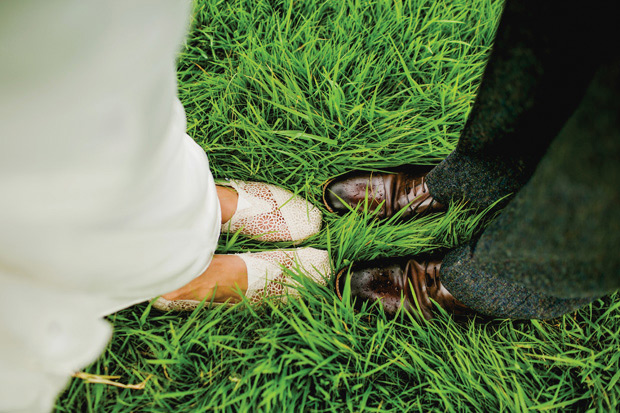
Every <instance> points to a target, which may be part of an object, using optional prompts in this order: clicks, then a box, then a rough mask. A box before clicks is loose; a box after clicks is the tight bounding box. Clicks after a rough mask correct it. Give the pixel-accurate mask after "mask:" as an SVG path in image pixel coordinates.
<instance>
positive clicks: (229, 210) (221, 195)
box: [215, 185, 239, 224]
mask: <svg viewBox="0 0 620 413" xmlns="http://www.w3.org/2000/svg"><path fill="white" fill-rule="evenodd" d="M215 189H216V190H217V197H218V199H219V201H220V210H221V211H222V224H225V223H226V222H228V221H230V219H231V218H232V216H233V215H234V214H235V211H237V201H238V200H239V195H238V194H237V191H235V190H234V189H233V188H229V187H226V186H219V185H216V186H215Z"/></svg>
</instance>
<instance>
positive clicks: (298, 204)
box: [218, 180, 322, 244]
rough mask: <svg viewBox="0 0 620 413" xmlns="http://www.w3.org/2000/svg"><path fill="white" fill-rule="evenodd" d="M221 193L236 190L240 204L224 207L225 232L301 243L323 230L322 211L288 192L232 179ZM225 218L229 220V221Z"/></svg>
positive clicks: (221, 186)
mask: <svg viewBox="0 0 620 413" xmlns="http://www.w3.org/2000/svg"><path fill="white" fill-rule="evenodd" d="M219 185H220V187H218V188H220V189H218V196H219V195H220V192H222V193H223V194H224V193H225V192H224V190H226V191H234V192H235V193H236V197H237V200H236V205H235V208H234V209H233V210H232V212H233V214H232V215H230V213H228V212H229V211H230V208H227V205H229V204H231V203H226V205H222V198H220V204H221V205H222V232H236V231H238V230H240V231H241V234H243V235H245V236H248V237H253V238H254V239H257V240H259V241H273V242H277V241H292V242H293V243H296V244H297V243H300V242H301V241H303V240H304V239H306V238H308V237H310V236H312V235H314V234H316V233H317V232H319V230H320V229H321V218H322V217H321V211H319V209H318V208H316V207H315V206H314V205H312V204H311V203H309V202H308V201H306V200H305V199H303V198H302V197H300V196H297V195H294V194H293V193H292V192H289V191H287V190H286V189H283V188H280V187H278V186H275V185H270V184H264V183H261V182H245V181H235V180H230V181H228V182H225V183H219ZM225 218H228V219H226V220H225Z"/></svg>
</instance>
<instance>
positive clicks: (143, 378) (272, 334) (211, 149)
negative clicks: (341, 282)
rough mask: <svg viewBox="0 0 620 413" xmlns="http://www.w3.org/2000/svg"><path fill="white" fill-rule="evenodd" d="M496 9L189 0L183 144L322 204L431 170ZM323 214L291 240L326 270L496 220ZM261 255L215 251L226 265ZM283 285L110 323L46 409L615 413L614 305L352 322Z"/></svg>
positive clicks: (468, 102) (465, 100)
mask: <svg viewBox="0 0 620 413" xmlns="http://www.w3.org/2000/svg"><path fill="white" fill-rule="evenodd" d="M501 5H502V2H501V1H497V0H492V1H487V0H469V1H459V0H456V1H450V0H442V1H432V0H429V1H426V0H391V1H387V0H385V1H383V0H372V1H367V0H347V1H345V0H333V1H330V0H327V1H317V0H297V1H292V0H219V1H218V0H199V1H198V2H197V3H196V5H195V8H194V16H193V23H192V28H191V30H190V34H189V36H188V38H187V42H186V45H185V47H184V49H183V51H182V52H181V54H180V58H179V63H178V68H179V71H178V78H179V95H180V98H181V101H182V102H183V104H184V106H185V109H186V111H187V118H188V133H189V134H190V136H192V137H194V138H195V139H196V141H197V142H198V143H199V144H200V145H201V146H202V147H203V148H204V149H205V151H206V152H207V154H208V156H209V159H210V162H211V168H212V171H213V174H214V175H215V176H216V177H218V178H236V179H245V180H256V181H263V182H268V183H273V184H277V185H281V186H283V187H285V188H288V189H290V190H292V191H294V192H296V193H299V194H301V195H303V196H304V197H306V198H308V199H309V200H310V201H311V202H312V203H314V204H315V205H318V206H319V207H320V208H323V207H322V203H321V187H322V185H323V183H324V182H325V181H326V180H328V179H329V178H330V177H332V176H334V175H338V174H341V173H344V172H346V171H349V170H352V169H381V168H388V167H392V166H397V165H401V164H404V163H418V164H436V163H438V162H439V161H441V160H442V159H443V158H444V157H445V156H447V155H448V154H449V153H450V152H451V151H452V149H454V147H455V145H456V142H457V140H458V137H459V134H460V131H461V130H462V128H463V126H464V122H465V120H466V118H467V114H468V112H469V110H470V108H471V106H472V104H473V101H474V98H475V94H476V89H477V86H478V85H479V82H480V79H481V75H482V72H483V69H484V65H485V61H486V58H487V56H488V53H489V51H490V47H491V44H492V40H493V35H494V31H495V27H496V25H497V21H498V17H499V14H500V11H501ZM323 212H324V226H323V228H322V230H321V233H320V234H319V235H317V236H315V237H313V238H311V239H309V240H308V241H306V242H305V243H304V244H303V245H305V246H312V247H315V248H322V249H327V250H328V251H329V252H330V254H331V257H332V263H333V267H334V269H339V268H341V267H343V266H344V265H346V264H348V263H350V262H351V261H355V260H365V259H372V258H375V257H383V256H394V255H410V254H416V253H419V252H425V251H431V250H433V249H436V248H444V247H453V246H455V245H458V244H459V243H462V242H465V241H467V240H468V239H469V238H470V237H472V235H473V234H474V233H476V232H477V231H480V230H481V228H483V226H484V225H485V222H488V219H491V218H492V217H490V216H488V214H484V213H472V211H468V210H467V206H466V205H460V204H455V205H451V206H450V209H449V211H448V212H447V213H445V214H441V215H436V216H431V217H425V218H420V219H417V220H413V221H410V222H407V223H404V224H403V223H397V222H387V223H385V222H383V223H382V222H379V221H377V220H375V219H373V217H372V213H369V212H368V211H359V213H350V214H348V215H346V216H344V217H337V216H335V215H333V214H330V213H328V212H327V211H326V210H325V209H324V208H323ZM277 246H278V247H290V246H291V245H290V244H278V245H277ZM271 248H275V247H274V246H273V245H270V244H266V243H260V242H257V241H253V240H247V239H242V238H238V237H235V236H223V237H222V238H221V240H220V247H219V252H220V253H235V252H242V251H243V252H245V251H250V250H251V251H259V250H265V249H271ZM291 276H292V277H294V278H296V279H298V280H299V281H300V282H301V283H302V285H303V286H302V288H301V289H300V293H301V299H291V300H289V303H288V304H287V305H281V304H278V303H277V302H275V301H274V302H266V303H264V304H263V305H262V306H249V305H246V304H245V303H241V304H240V305H237V306H236V307H233V308H230V309H228V308H223V307H217V308H213V309H200V310H198V311H195V312H193V313H188V314H165V313H161V312H159V311H157V310H155V309H152V308H151V307H150V305H148V303H144V304H140V305H136V306H134V307H131V308H128V309H126V310H123V311H121V312H119V313H116V314H113V315H111V316H109V320H110V322H111V323H112V324H113V325H114V337H113V339H112V341H111V343H110V344H109V346H108V347H107V349H106V350H105V352H104V353H103V354H102V356H101V357H100V358H99V359H98V360H97V361H96V362H94V363H93V364H92V365H91V366H89V367H87V368H86V369H84V371H83V372H82V373H81V374H80V375H79V377H76V378H74V379H72V381H71V383H70V384H69V386H68V387H67V389H66V391H65V392H64V393H63V394H62V395H61V396H60V398H59V399H58V401H57V406H56V407H57V410H56V411H57V412H89V411H92V412H130V411H133V412H146V411H153V412H180V411H226V412H246V411H249V412H258V411H268V412H281V411H282V412H284V411H295V412H302V411H310V412H313V411H316V412H322V411H332V412H349V411H352V412H353V411H355V412H375V411H377V412H378V411H394V412H402V411H435V410H436V411H480V412H494V411H530V410H533V411H587V410H592V411H618V406H619V405H620V383H619V381H620V296H619V295H618V294H615V295H613V296H611V297H606V298H604V299H602V300H599V301H597V302H594V303H593V304H591V305H590V306H588V307H586V308H584V309H582V310H580V311H578V312H576V313H573V314H568V315H566V316H564V317H562V318H559V319H555V320H550V321H510V320H488V319H487V320H482V319H474V320H471V321H469V322H466V323H458V322H456V321H455V320H453V319H452V318H451V317H450V316H448V315H445V314H444V315H440V317H438V319H437V320H435V321H434V322H433V323H430V324H429V323H421V322H419V321H418V320H417V319H416V318H414V317H412V316H410V315H409V314H399V316H397V317H396V318H395V319H393V320H392V319H389V318H387V317H385V315H384V314H382V313H381V311H380V310H379V309H377V308H367V309H366V310H364V311H361V312H359V313H356V312H354V311H353V310H352V307H351V304H350V302H348V301H346V300H345V302H341V301H340V300H338V298H337V297H336V295H335V293H334V291H333V282H332V283H329V284H328V286H327V287H320V286H316V285H313V284H310V283H309V282H307V281H306V280H305V279H304V278H303V275H300V274H292V275H291ZM207 306H208V304H207ZM97 376H111V377H106V378H104V379H105V380H104V382H103V383H93V382H92V381H97ZM106 380H107V381H106ZM99 381H101V380H99Z"/></svg>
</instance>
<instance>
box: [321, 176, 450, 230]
mask: <svg viewBox="0 0 620 413" xmlns="http://www.w3.org/2000/svg"><path fill="white" fill-rule="evenodd" d="M431 169H432V167H417V168H414V167H412V168H409V170H408V171H398V172H395V173H385V172H367V171H353V172H349V173H347V174H345V175H343V176H340V177H338V178H335V179H332V180H331V181H328V182H327V183H326V184H325V185H324V186H323V203H324V204H325V207H326V208H327V210H328V211H330V212H336V213H339V214H344V213H346V212H348V211H349V210H350V209H351V208H355V207H356V206H357V205H359V204H361V203H363V202H364V201H365V199H366V195H368V209H369V210H370V211H374V210H376V209H377V207H378V206H379V205H381V208H380V209H379V212H378V217H379V218H389V217H391V216H393V215H394V214H396V213H397V212H398V211H400V210H401V209H405V211H403V214H402V216H401V218H404V219H407V218H410V217H412V216H415V215H422V214H426V213H431V212H440V211H445V210H446V207H445V206H444V205H442V204H441V203H439V202H438V201H437V200H436V199H434V198H433V197H432V196H431V194H430V193H429V191H428V187H427V186H426V181H425V177H426V174H427V173H428V172H429V171H430V170H431ZM347 205H348V206H347Z"/></svg>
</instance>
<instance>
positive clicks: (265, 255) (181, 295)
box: [153, 248, 331, 311]
mask: <svg viewBox="0 0 620 413" xmlns="http://www.w3.org/2000/svg"><path fill="white" fill-rule="evenodd" d="M284 268H285V269H289V270H293V271H295V270H297V269H299V270H301V271H302V272H303V273H304V274H306V275H307V276H309V277H310V278H312V279H313V280H314V281H315V282H317V283H319V284H322V285H325V280H326V279H328V278H329V276H330V274H331V267H330V264H329V256H328V254H327V251H323V250H319V249H315V248H297V249H294V250H274V251H264V252H258V253H244V254H236V255H217V254H216V255H214V256H213V260H212V261H211V264H209V267H208V268H207V269H206V270H205V272H203V273H202V274H201V275H199V276H198V277H196V278H195V279H193V280H192V281H190V282H189V283H187V284H186V285H184V286H183V287H181V288H179V289H177V290H175V291H172V292H170V293H167V294H164V295H162V296H161V297H160V298H158V299H157V300H155V301H154V302H153V307H155V308H157V309H159V310H163V311H170V310H178V311H182V310H193V309H195V308H196V307H197V306H198V305H199V304H200V302H201V301H202V300H204V299H206V301H208V302H210V301H213V302H214V303H224V302H229V303H234V302H237V301H240V300H241V297H242V295H245V296H247V297H248V299H249V300H250V301H252V302H259V301H261V300H262V299H263V298H265V297H270V296H282V298H284V299H285V298H286V295H287V294H291V295H298V292H297V291H296V290H295V288H294V287H292V286H295V285H297V283H295V282H294V281H293V280H291V279H290V278H288V277H287V275H286V273H285V272H284ZM239 293H241V295H240V294H239Z"/></svg>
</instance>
